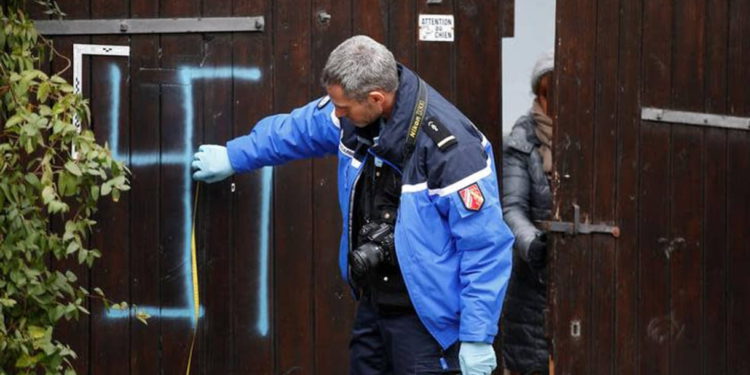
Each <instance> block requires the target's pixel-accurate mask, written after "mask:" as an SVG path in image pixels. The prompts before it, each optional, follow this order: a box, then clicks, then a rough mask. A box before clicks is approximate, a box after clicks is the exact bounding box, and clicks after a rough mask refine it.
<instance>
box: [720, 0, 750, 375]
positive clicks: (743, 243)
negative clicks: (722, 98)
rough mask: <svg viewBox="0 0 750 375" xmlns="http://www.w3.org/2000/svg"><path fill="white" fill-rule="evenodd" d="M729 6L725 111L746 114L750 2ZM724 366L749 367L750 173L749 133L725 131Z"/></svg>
mask: <svg viewBox="0 0 750 375" xmlns="http://www.w3.org/2000/svg"><path fill="white" fill-rule="evenodd" d="M729 6H730V8H729V44H728V45H729V51H728V53H729V54H728V57H729V65H728V72H729V75H728V77H729V80H728V88H727V89H728V103H727V105H728V110H729V111H728V112H729V114H732V115H736V116H746V117H747V116H750V94H749V93H748V90H747V82H750V70H748V62H750V23H748V22H747V17H746V15H747V14H750V2H748V1H732V2H730V5H729ZM727 138H728V142H727V174H728V176H727V190H728V191H727V195H728V197H727V199H728V201H727V220H728V221H727V237H728V239H729V243H728V245H729V248H728V253H727V271H726V272H727V309H728V311H727V329H728V335H727V364H728V373H730V374H741V373H747V372H749V371H750V356H748V355H747V353H748V351H750V322H748V319H747V312H748V311H750V276H749V275H750V273H748V272H747V268H748V264H750V242H748V241H747V236H746V235H742V234H743V233H747V223H748V222H750V195H749V194H748V182H747V176H748V171H750V147H748V144H750V133H749V132H747V131H742V132H740V131H729V132H728V133H727Z"/></svg>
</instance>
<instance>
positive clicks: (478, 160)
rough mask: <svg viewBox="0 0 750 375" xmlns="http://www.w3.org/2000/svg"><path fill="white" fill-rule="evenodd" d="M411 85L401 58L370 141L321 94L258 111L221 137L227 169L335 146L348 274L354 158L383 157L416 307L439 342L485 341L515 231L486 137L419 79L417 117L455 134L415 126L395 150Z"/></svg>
mask: <svg viewBox="0 0 750 375" xmlns="http://www.w3.org/2000/svg"><path fill="white" fill-rule="evenodd" d="M418 87H419V77H418V76H417V75H416V74H415V73H413V72H412V71H410V70H409V69H407V68H405V67H403V66H401V65H399V87H398V90H397V92H396V100H395V104H394V108H393V110H392V113H391V117H390V118H389V119H387V121H385V123H384V124H382V125H381V129H380V133H379V137H378V138H377V140H376V143H375V144H374V145H372V146H371V147H366V146H364V145H363V144H360V142H359V141H358V139H357V128H356V127H355V126H354V125H353V124H351V123H350V122H349V121H348V120H347V119H346V118H345V117H344V118H337V117H336V116H335V112H334V106H333V104H332V103H330V102H329V100H328V97H324V98H322V99H319V100H316V101H313V102H311V103H309V104H307V105H305V106H303V107H300V108H297V109H295V110H293V111H292V112H291V113H289V114H278V115H273V116H270V117H266V118H264V119H263V120H261V121H260V122H258V123H257V124H256V125H255V127H254V128H253V130H252V132H251V133H250V134H248V135H245V136H241V137H238V138H235V139H233V140H231V141H229V142H228V143H227V150H228V153H229V160H230V162H231V164H232V167H233V168H234V170H235V171H237V172H246V171H250V170H253V169H256V168H260V167H263V166H267V165H278V164H281V163H285V162H287V161H290V160H295V159H301V158H309V157H319V156H323V155H326V154H333V153H337V154H338V161H339V162H338V198H339V205H340V207H341V214H342V215H343V218H344V220H343V231H342V235H341V246H340V249H339V267H340V270H341V276H342V277H343V278H344V280H346V281H347V282H348V281H349V275H348V272H347V270H348V264H347V262H348V253H349V251H350V244H351V240H352V233H351V228H350V224H351V220H352V219H351V217H350V215H351V214H352V212H351V211H352V205H353V202H354V197H353V195H354V191H355V190H356V189H355V185H356V183H357V180H358V177H359V174H360V172H361V169H362V168H361V167H362V166H363V165H364V162H365V160H366V158H368V157H375V158H378V159H380V160H382V161H383V162H384V163H388V164H390V165H391V166H392V167H393V168H395V169H396V171H397V172H398V173H400V174H401V180H402V184H403V186H402V191H401V201H400V205H399V211H398V217H397V221H396V224H395V242H396V255H397V257H398V260H399V265H400V267H401V272H402V274H403V278H404V282H405V284H406V288H407V290H408V293H409V297H410V298H411V301H412V303H413V305H414V309H415V310H416V312H417V315H418V316H419V318H420V320H421V321H422V323H423V324H424V325H425V327H426V328H427V330H428V331H429V332H430V333H431V334H432V336H433V337H434V338H435V339H436V340H437V341H438V342H439V343H440V345H441V346H442V347H443V348H444V349H445V348H448V347H449V346H451V345H452V344H453V343H454V342H456V341H457V340H460V341H462V342H485V343H492V341H493V340H494V337H495V335H496V334H497V330H498V319H499V316H500V312H501V311H502V304H503V298H504V296H505V291H506V288H507V285H508V279H509V277H510V272H511V262H512V247H513V240H514V239H513V234H512V233H511V231H510V230H509V229H508V227H507V226H506V224H505V222H504V221H503V218H502V209H501V207H500V198H499V194H498V185H497V173H496V170H495V165H494V161H493V154H492V146H491V145H490V143H489V142H488V141H487V139H486V138H485V137H484V135H482V133H480V132H479V130H478V129H477V128H476V127H475V126H474V125H473V124H472V122H471V121H470V120H469V119H468V118H466V116H464V115H463V114H462V113H461V112H460V111H459V110H458V109H456V108H455V107H454V106H453V105H452V104H451V103H449V102H448V101H447V100H446V99H445V98H443V97H442V96H441V95H440V94H439V93H438V92H437V91H435V90H434V89H433V88H432V87H430V86H429V85H427V86H426V87H427V110H426V114H425V118H424V124H425V125H423V126H436V127H435V128H433V129H437V127H441V128H442V129H444V130H447V131H448V133H449V134H450V135H451V136H453V137H455V141H453V139H451V141H452V142H451V143H454V144H453V145H452V146H451V147H449V148H443V149H441V147H438V142H436V141H435V140H433V139H432V138H431V137H430V136H429V135H428V134H427V129H425V128H424V127H423V128H422V130H421V131H420V132H419V133H418V134H417V138H416V144H415V148H414V151H413V152H412V153H411V154H410V155H409V156H408V160H402V159H403V158H404V152H403V150H404V144H405V142H406V134H407V131H408V128H409V122H410V120H411V116H412V113H413V112H414V105H415V102H416V100H417V93H418Z"/></svg>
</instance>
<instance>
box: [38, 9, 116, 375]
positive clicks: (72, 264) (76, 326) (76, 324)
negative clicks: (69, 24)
mask: <svg viewBox="0 0 750 375" xmlns="http://www.w3.org/2000/svg"><path fill="white" fill-rule="evenodd" d="M61 8H62V11H63V12H65V13H67V14H68V18H70V19H75V18H88V17H89V12H90V9H91V8H90V5H89V0H71V1H70V2H67V3H66V4H65V5H63V6H61ZM90 41H91V38H90V37H88V36H63V37H56V38H53V42H54V47H55V49H57V51H58V52H59V53H60V54H62V55H64V56H65V57H67V58H68V59H70V61H69V62H68V61H65V60H63V59H62V58H59V57H55V59H54V60H53V61H52V64H51V71H52V73H59V72H60V71H61V70H62V69H64V68H65V67H66V65H68V63H70V64H71V66H70V67H68V69H67V70H66V71H65V72H64V73H63V74H62V77H63V78H65V79H66V80H67V81H68V82H70V83H72V82H73V67H72V63H73V44H74V43H89V42H90ZM89 61H90V60H89V59H83V67H82V71H83V74H88V73H90V72H91V66H90V63H89ZM90 77H91V76H88V77H87V78H90ZM90 87H91V80H90V79H86V80H84V85H83V86H82V87H81V90H82V93H83V96H84V97H90V94H91V90H90ZM57 220H58V219H56V218H52V225H53V226H55V225H60V227H62V225H63V223H61V222H59V221H57ZM90 244H91V242H90V241H89V245H90ZM51 266H52V268H56V269H64V270H71V271H72V272H74V273H75V274H76V275H77V276H78V285H79V286H82V287H85V288H87V289H89V290H90V289H91V288H90V283H89V281H90V279H89V270H88V268H86V267H85V266H80V265H78V261H77V260H76V259H69V260H63V261H55V260H54V259H53V260H52V262H51ZM105 292H106V291H105ZM95 303H98V302H95ZM92 305H93V304H92V303H91V302H90V301H89V302H88V303H86V304H85V306H86V307H87V308H88V309H89V311H91V306H92ZM90 320H91V317H90V316H89V315H85V314H81V315H80V318H79V320H77V321H65V320H62V321H60V325H59V326H58V327H56V328H55V332H54V334H53V336H54V338H55V339H58V340H60V341H61V342H63V343H65V344H68V345H70V347H71V348H72V349H73V350H74V351H75V352H76V355H77V357H78V358H77V359H76V360H75V361H73V367H74V368H75V370H76V372H78V373H79V374H85V373H87V372H88V370H89V364H90V358H91V357H90V353H91V352H90V344H89V336H90V334H91V330H90Z"/></svg>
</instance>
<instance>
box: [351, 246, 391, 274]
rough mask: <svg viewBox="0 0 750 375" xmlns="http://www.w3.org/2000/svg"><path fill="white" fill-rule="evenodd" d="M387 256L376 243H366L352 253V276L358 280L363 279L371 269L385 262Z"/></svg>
mask: <svg viewBox="0 0 750 375" xmlns="http://www.w3.org/2000/svg"><path fill="white" fill-rule="evenodd" d="M384 257H385V254H384V252H383V249H381V248H380V246H378V245H376V244H374V243H366V244H364V245H362V246H360V247H358V248H357V249H356V250H354V251H352V253H351V256H350V257H349V265H350V266H351V269H352V274H353V275H354V277H356V278H358V279H359V278H362V277H363V276H364V275H366V274H367V273H368V272H370V270H371V269H373V268H375V267H376V266H377V265H378V264H380V262H382V261H383V258H384Z"/></svg>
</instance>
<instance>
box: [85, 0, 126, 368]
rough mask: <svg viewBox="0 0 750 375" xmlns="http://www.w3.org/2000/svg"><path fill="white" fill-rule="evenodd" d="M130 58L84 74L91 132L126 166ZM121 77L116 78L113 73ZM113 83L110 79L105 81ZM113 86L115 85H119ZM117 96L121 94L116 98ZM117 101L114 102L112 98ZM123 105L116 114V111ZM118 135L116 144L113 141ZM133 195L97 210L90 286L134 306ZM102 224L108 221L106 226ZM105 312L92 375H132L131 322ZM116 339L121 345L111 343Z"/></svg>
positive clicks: (107, 14) (95, 63)
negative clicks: (98, 253)
mask: <svg viewBox="0 0 750 375" xmlns="http://www.w3.org/2000/svg"><path fill="white" fill-rule="evenodd" d="M128 14H129V9H128V3H127V2H122V1H108V0H98V1H92V2H91V17H92V18H115V17H122V18H126V17H128ZM91 42H92V43H94V44H113V45H129V42H130V41H129V39H128V38H127V37H125V36H110V35H106V36H96V37H93V38H92V40H91ZM128 59H129V57H119V56H118V57H107V56H96V57H93V58H92V63H91V70H90V75H89V74H86V72H84V76H85V77H86V78H85V79H90V80H91V84H92V88H91V96H90V103H91V113H92V119H93V120H92V126H93V129H94V132H95V134H96V139H97V142H99V143H102V144H104V143H105V142H108V141H109V142H108V143H109V147H110V148H111V149H112V151H113V152H114V153H115V155H120V156H121V160H120V161H123V162H127V161H128V155H129V150H130V139H129V138H130V137H129V131H128V124H129V111H128V109H129V107H130V102H129V95H128V94H129V92H130V90H129V89H130V84H129V82H130V80H128V79H127V74H128ZM115 72H117V73H115ZM107 78H110V79H107ZM113 80H117V81H118V82H117V83H115V82H114V81H113ZM118 91H119V92H118ZM116 97H119V98H120V100H119V101H118V102H115V101H114V100H113V98H116ZM113 104H114V105H119V107H118V108H113V107H112V105H113ZM112 132H117V133H118V137H117V141H116V143H117V144H114V142H112V140H114V138H113V137H112V136H111V134H112ZM129 205H130V195H129V194H128V193H124V194H122V197H121V198H120V201H119V202H116V203H115V202H112V200H111V198H110V197H105V198H104V199H102V201H101V202H100V204H99V207H100V210H101V211H100V212H99V214H98V218H97V221H98V225H97V226H96V229H95V230H94V235H93V238H92V239H93V244H94V246H95V247H96V248H98V249H99V250H100V251H101V252H102V258H101V259H100V260H99V264H98V266H96V267H94V268H93V269H92V270H91V284H92V286H94V287H95V286H98V287H101V288H102V289H104V290H105V291H106V293H107V297H108V298H110V299H111V300H113V301H118V302H119V301H128V300H130V298H131V296H130V288H129V286H130V283H129V271H130V269H129V267H128V266H129V265H130V259H129V256H130V253H129V252H128V250H129V245H130V243H129V238H130V236H129V235H128V234H129V230H130V225H129V224H130V219H129V217H130V210H129V209H128V208H129ZM103 219H104V220H103ZM105 314H106V311H105V309H104V308H103V306H102V305H101V304H99V303H95V304H94V305H93V306H92V320H91V367H90V368H91V372H92V373H101V372H104V371H106V370H109V371H108V372H109V373H112V374H128V373H129V372H130V360H129V357H130V337H129V331H130V330H129V328H130V323H131V322H130V319H129V318H122V319H112V318H108V317H107V316H106V315H105ZM113 337H117V338H118V339H113Z"/></svg>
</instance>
